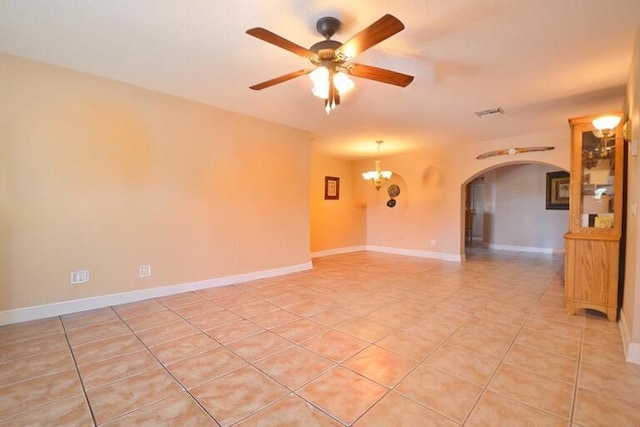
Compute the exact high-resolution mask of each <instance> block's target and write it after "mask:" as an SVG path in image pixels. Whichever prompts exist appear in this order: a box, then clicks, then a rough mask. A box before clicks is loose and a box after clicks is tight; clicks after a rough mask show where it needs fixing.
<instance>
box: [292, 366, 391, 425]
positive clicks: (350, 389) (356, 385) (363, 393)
mask: <svg viewBox="0 0 640 427" xmlns="http://www.w3.org/2000/svg"><path fill="white" fill-rule="evenodd" d="M387 391H388V389H387V388H386V387H383V386H381V385H379V384H376V383H374V382H373V381H370V380H368V379H366V378H364V377H362V376H360V375H358V374H356V373H354V372H352V371H350V370H348V369H345V368H342V367H336V368H334V369H332V370H330V371H329V372H326V373H324V374H323V375H322V376H320V377H319V378H316V379H315V380H313V381H311V382H310V383H309V384H307V385H306V386H304V387H303V388H301V389H300V390H299V391H298V394H299V395H300V396H301V397H303V398H304V399H306V400H308V401H309V402H311V403H313V404H314V405H315V406H317V407H319V408H320V409H322V410H323V411H324V412H326V413H328V414H330V415H331V416H333V417H335V418H337V419H338V420H340V421H341V422H343V423H345V424H351V423H353V422H354V421H355V420H356V419H357V418H358V417H360V416H361V415H362V414H363V413H364V412H365V411H367V410H368V409H369V408H370V407H371V406H373V405H374V404H375V403H376V402H377V401H378V400H380V398H381V397H382V396H384V395H385V393H387Z"/></svg>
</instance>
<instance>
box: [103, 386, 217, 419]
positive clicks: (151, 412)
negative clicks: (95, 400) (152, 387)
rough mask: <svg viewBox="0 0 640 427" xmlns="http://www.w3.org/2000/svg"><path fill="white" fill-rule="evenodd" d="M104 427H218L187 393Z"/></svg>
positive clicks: (132, 413)
mask: <svg viewBox="0 0 640 427" xmlns="http://www.w3.org/2000/svg"><path fill="white" fill-rule="evenodd" d="M102 425H103V426H104V427H117V426H121V427H129V426H149V427H155V426H162V425H172V426H180V427H200V426H203V427H204V426H211V427H213V426H218V423H216V422H215V421H214V420H213V418H211V417H210V416H209V414H207V413H206V412H205V411H203V410H202V408H201V407H200V406H199V405H198V404H197V403H196V401H195V400H194V399H193V398H192V397H191V396H190V395H189V394H187V393H184V392H183V393H178V394H174V395H172V396H170V397H167V398H166V399H162V400H160V401H158V402H156V403H153V404H151V405H148V406H144V407H142V408H140V409H137V410H135V411H133V412H130V413H128V414H126V415H123V416H121V417H118V418H116V419H114V420H112V421H109V422H107V423H106V424H102Z"/></svg>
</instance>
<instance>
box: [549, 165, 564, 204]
mask: <svg viewBox="0 0 640 427" xmlns="http://www.w3.org/2000/svg"><path fill="white" fill-rule="evenodd" d="M547 209H556V210H569V172H564V171H560V172H549V173H547Z"/></svg>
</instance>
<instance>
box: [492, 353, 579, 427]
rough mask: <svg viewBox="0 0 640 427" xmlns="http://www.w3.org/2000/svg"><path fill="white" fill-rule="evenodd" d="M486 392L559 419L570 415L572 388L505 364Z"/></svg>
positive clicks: (569, 385)
mask: <svg viewBox="0 0 640 427" xmlns="http://www.w3.org/2000/svg"><path fill="white" fill-rule="evenodd" d="M489 389H490V390H492V391H494V392H496V393H499V394H502V395H503V396H507V397H510V398H512V399H515V400H518V401H519V402H522V403H525V404H527V405H529V406H533V407H534V408H538V409H543V410H545V411H547V412H550V413H552V414H555V415H557V416H559V417H561V418H567V419H568V418H569V416H570V414H571V403H572V399H573V385H571V384H567V383H564V382H560V381H557V380H552V379H550V378H548V377H543V376H541V375H538V374H534V373H532V372H530V371H527V370H524V369H521V368H516V367H514V366H511V365H508V364H503V365H502V366H500V368H499V369H498V372H497V373H496V375H495V377H494V378H493V380H492V381H491V384H490V385H489Z"/></svg>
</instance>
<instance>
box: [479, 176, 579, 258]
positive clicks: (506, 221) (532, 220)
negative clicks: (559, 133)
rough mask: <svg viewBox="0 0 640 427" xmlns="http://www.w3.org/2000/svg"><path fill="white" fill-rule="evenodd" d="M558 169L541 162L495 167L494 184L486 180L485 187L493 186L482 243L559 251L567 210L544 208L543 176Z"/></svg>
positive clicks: (566, 219)
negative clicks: (487, 231) (492, 200)
mask: <svg viewBox="0 0 640 427" xmlns="http://www.w3.org/2000/svg"><path fill="white" fill-rule="evenodd" d="M558 170H559V168H557V167H555V166H550V165H545V164H540V163H528V164H512V165H507V166H503V167H499V168H497V169H496V170H495V174H493V175H494V179H493V181H491V180H487V179H485V186H486V185H493V186H494V187H495V188H494V190H493V197H494V206H493V207H492V209H491V211H490V212H488V213H489V216H488V217H489V220H490V224H487V225H485V228H488V229H489V230H490V236H485V242H487V243H490V244H495V245H507V246H516V247H529V248H539V249H540V248H544V249H556V250H562V249H563V248H564V238H563V236H564V234H565V233H566V232H567V231H568V230H569V211H568V210H547V209H546V174H547V173H548V172H555V171H558ZM485 212H486V210H485ZM485 218H487V215H485Z"/></svg>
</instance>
